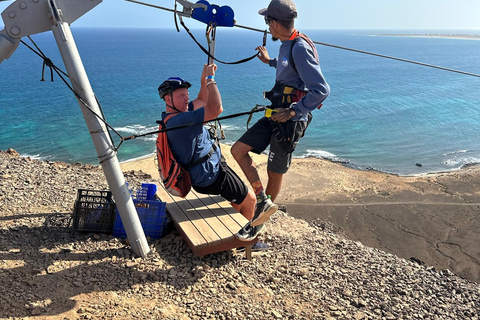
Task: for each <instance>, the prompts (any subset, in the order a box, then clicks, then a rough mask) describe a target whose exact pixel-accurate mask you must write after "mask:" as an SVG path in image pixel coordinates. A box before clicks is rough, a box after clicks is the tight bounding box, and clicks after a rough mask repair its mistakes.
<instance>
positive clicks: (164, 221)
mask: <svg viewBox="0 0 480 320" xmlns="http://www.w3.org/2000/svg"><path fill="white" fill-rule="evenodd" d="M133 203H134V204H135V207H136V209H137V213H138V217H139V219H140V223H141V224H142V228H143V231H144V232H145V236H148V237H150V238H152V239H160V238H161V237H163V236H164V235H165V232H166V230H167V226H168V223H169V222H170V219H169V218H168V217H167V213H166V210H165V202H161V201H157V200H142V199H133ZM112 234H113V235H114V236H115V237H119V238H126V237H127V233H126V232H125V228H124V226H123V223H122V218H121V217H120V214H119V212H118V209H117V210H116V215H115V221H114V223H113V232H112Z"/></svg>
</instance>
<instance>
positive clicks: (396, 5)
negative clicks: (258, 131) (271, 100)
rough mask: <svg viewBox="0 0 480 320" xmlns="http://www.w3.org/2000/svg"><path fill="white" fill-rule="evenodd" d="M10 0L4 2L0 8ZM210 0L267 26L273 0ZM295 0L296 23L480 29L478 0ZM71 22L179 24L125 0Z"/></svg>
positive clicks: (168, 2)
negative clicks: (260, 12)
mask: <svg viewBox="0 0 480 320" xmlns="http://www.w3.org/2000/svg"><path fill="white" fill-rule="evenodd" d="M57 1H61V0H57ZM143 1H144V2H149V3H151V4H155V5H159V6H162V7H167V8H173V4H174V0H143ZM12 2H13V1H3V2H0V12H3V11H4V10H5V8H6V7H7V6H8V5H10V4H11V3H12ZM193 2H195V1H193ZM209 2H210V3H212V4H217V5H220V6H222V5H227V6H230V7H231V8H232V9H233V10H234V12H235V19H236V21H237V24H240V25H243V26H249V27H253V28H259V29H265V23H264V22H263V19H262V18H261V17H260V16H259V15H258V14H257V12H258V10H259V9H261V8H265V7H267V6H268V4H269V2H270V1H269V0H217V1H215V2H214V1H209ZM296 4H297V10H298V20H297V22H296V26H297V28H298V29H382V30H383V29H396V30H407V29H413V30H419V29H424V30H434V29H436V30H453V29H456V30H479V32H480V0H328V1H327V0H297V1H296ZM179 8H181V6H179ZM196 23H197V22H194V24H192V25H191V23H189V27H190V28H196V27H198V28H203V26H202V25H201V24H200V23H198V25H197V24H196ZM0 24H3V21H2V23H0ZM72 26H74V27H115V28H118V27H127V28H174V27H175V26H174V23H173V13H170V12H168V11H164V10H159V9H155V8H150V7H144V6H141V5H138V4H134V3H130V2H126V1H123V0H104V1H103V2H102V3H101V4H99V5H98V6H97V7H96V8H94V9H93V10H92V11H90V12H88V13H87V14H85V15H84V16H83V17H81V18H80V19H79V20H77V21H76V22H74V24H73V25H72Z"/></svg>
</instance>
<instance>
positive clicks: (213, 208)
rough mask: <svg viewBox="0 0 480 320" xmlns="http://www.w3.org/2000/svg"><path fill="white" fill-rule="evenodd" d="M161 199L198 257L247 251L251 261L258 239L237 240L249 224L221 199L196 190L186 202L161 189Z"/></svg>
mask: <svg viewBox="0 0 480 320" xmlns="http://www.w3.org/2000/svg"><path fill="white" fill-rule="evenodd" d="M157 196H159V198H160V199H161V200H162V201H164V202H166V203H167V205H166V207H167V210H168V212H169V214H170V217H171V218H172V221H173V223H174V224H175V227H176V228H177V230H178V232H179V233H180V234H181V235H182V237H183V238H184V239H185V241H186V242H187V245H188V246H189V247H190V249H191V250H192V252H193V253H194V254H195V255H197V256H200V257H203V256H204V255H207V254H211V253H215V252H221V251H225V250H230V249H234V248H238V247H246V250H245V254H246V256H247V258H248V259H251V246H252V245H253V244H254V243H256V242H257V239H255V240H252V241H249V242H245V241H240V240H238V239H237V238H235V236H234V234H235V233H236V232H238V230H240V229H241V228H242V227H243V226H244V225H245V224H246V223H247V222H248V220H247V219H246V218H245V217H244V216H242V215H241V214H240V213H239V212H238V211H237V210H235V209H234V208H233V207H232V206H231V205H230V203H229V202H228V201H226V200H225V199H223V198H222V197H221V196H209V195H204V194H197V193H196V192H195V191H194V190H193V189H192V191H190V193H189V194H188V196H187V198H186V199H183V198H179V197H173V196H172V195H170V194H169V193H168V192H166V191H165V190H164V189H163V188H162V187H161V186H160V188H159V191H158V192H157Z"/></svg>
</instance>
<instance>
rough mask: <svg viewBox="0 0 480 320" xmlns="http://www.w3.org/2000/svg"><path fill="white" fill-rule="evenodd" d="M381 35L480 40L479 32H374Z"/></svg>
mask: <svg viewBox="0 0 480 320" xmlns="http://www.w3.org/2000/svg"><path fill="white" fill-rule="evenodd" d="M374 36H381V37H412V38H441V39H459V40H480V34H434V33H426V34H408V33H404V34H375V35H374Z"/></svg>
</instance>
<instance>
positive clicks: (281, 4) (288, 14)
mask: <svg viewBox="0 0 480 320" xmlns="http://www.w3.org/2000/svg"><path fill="white" fill-rule="evenodd" d="M258 13H259V14H261V15H262V16H267V17H272V18H273V19H275V20H281V21H291V20H293V19H295V18H296V17H297V7H296V6H295V2H293V1H291V0H272V1H271V2H270V4H269V5H268V8H264V9H261V10H260V11H258Z"/></svg>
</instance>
